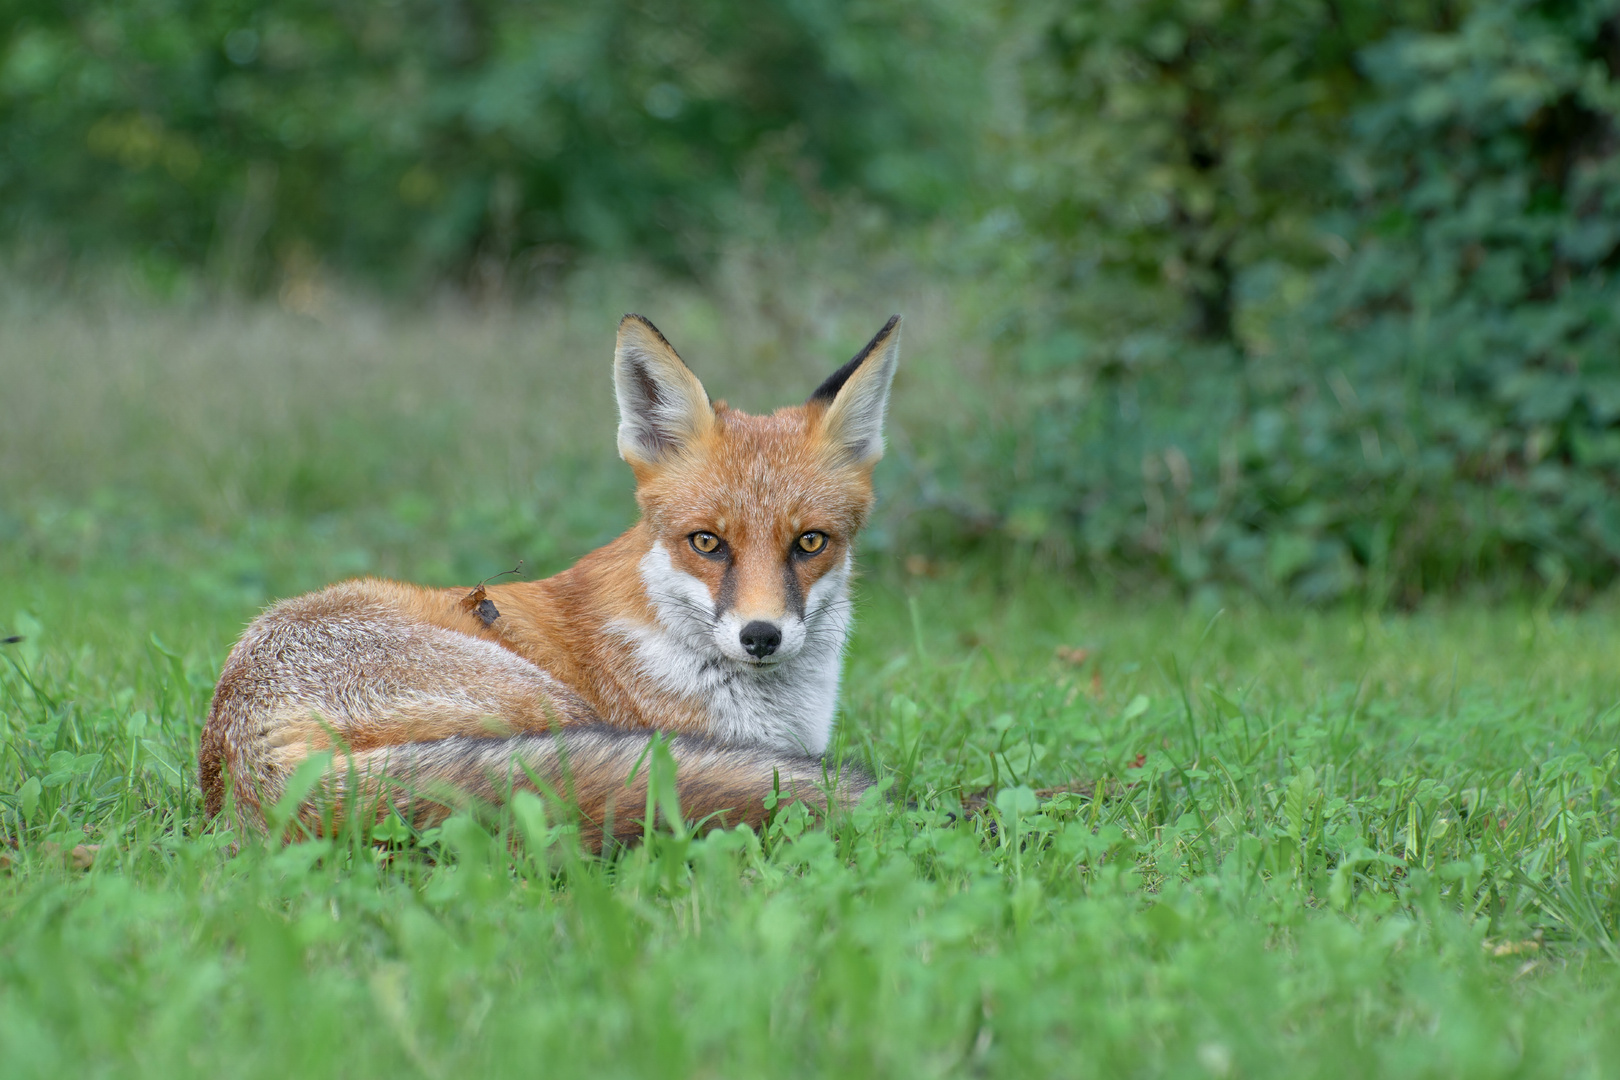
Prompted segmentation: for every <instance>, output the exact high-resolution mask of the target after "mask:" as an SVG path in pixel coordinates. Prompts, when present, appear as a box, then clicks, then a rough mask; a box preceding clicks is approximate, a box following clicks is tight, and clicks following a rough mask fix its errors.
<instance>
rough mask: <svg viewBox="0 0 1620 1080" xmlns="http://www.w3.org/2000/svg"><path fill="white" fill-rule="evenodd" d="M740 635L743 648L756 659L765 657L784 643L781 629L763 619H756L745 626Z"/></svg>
mask: <svg viewBox="0 0 1620 1080" xmlns="http://www.w3.org/2000/svg"><path fill="white" fill-rule="evenodd" d="M738 637H739V638H741V640H742V647H743V650H744V651H745V652H747V653H748V655H749V656H752V657H753V658H754V659H756V660H763V659H765V658H766V657H767V656H769V655H771V653H773V652H775V651H776V647H777V646H778V645H780V644H782V631H781V629H780V628H779V627H777V625H776V624H775V623H768V622H766V621H765V620H763V619H755V620H754V621H753V622H751V623H749V624H748V625H747V626H745V627H743V628H742V633H741V634H739V635H738Z"/></svg>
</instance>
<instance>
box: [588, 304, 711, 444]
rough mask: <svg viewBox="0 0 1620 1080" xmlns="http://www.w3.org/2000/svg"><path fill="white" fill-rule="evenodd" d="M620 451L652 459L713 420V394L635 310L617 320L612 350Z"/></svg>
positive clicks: (705, 428)
mask: <svg viewBox="0 0 1620 1080" xmlns="http://www.w3.org/2000/svg"><path fill="white" fill-rule="evenodd" d="M613 391H614V396H615V397H616V398H617V399H618V402H619V456H620V457H622V458H624V460H626V461H630V462H636V461H641V462H649V463H650V462H654V461H657V460H659V459H660V458H663V457H666V456H670V455H673V454H677V453H679V452H680V451H681V450H682V448H684V447H685V446H686V445H687V444H688V443H690V442H691V441H692V440H694V439H696V438H698V437H700V436H702V435H703V434H704V433H705V432H707V431H708V430H709V427H710V425H712V424H713V423H714V410H713V409H712V408H710V407H709V395H708V394H707V393H705V392H704V389H703V384H702V383H700V382H698V379H697V376H696V375H693V374H692V372H691V370H690V369H688V368H687V366H686V365H685V364H684V363H682V362H681V358H680V357H679V356H677V355H676V353H675V350H674V349H672V348H670V346H669V343H668V342H667V341H665V340H664V339H663V338H662V337H661V336H659V334H658V332H657V331H656V330H654V329H653V328H652V327H651V326H650V325H649V324H647V323H645V322H643V321H641V320H640V319H638V318H635V317H633V316H630V317H626V318H625V320H624V321H623V322H622V323H621V324H620V325H619V341H618V345H617V347H616V348H615V350H614V354H613Z"/></svg>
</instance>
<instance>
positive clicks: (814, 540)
mask: <svg viewBox="0 0 1620 1080" xmlns="http://www.w3.org/2000/svg"><path fill="white" fill-rule="evenodd" d="M826 546H827V534H826V533H824V532H815V531H811V532H807V533H805V534H804V535H803V536H800V537H799V550H800V551H802V552H804V553H805V554H806V555H814V554H815V553H816V552H818V551H820V550H821V549H822V548H824V547H826Z"/></svg>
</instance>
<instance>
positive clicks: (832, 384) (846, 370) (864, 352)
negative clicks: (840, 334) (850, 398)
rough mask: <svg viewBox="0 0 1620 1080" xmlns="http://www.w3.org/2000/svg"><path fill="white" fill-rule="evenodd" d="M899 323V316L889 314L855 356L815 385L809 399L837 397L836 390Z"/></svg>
mask: <svg viewBox="0 0 1620 1080" xmlns="http://www.w3.org/2000/svg"><path fill="white" fill-rule="evenodd" d="M899 325H900V316H898V315H890V316H889V321H888V322H886V323H884V324H883V329H881V330H879V331H878V332H877V333H875V334H873V335H872V340H871V341H868V342H867V343H866V347H865V348H863V349H861V351H860V352H858V353H856V354H855V358H854V359H853V360H851V361H850V362H849V363H847V364H845V365H844V366H843V367H841V368H839V369H838V370H837V371H835V372H833V373H832V374H831V375H829V376H827V381H826V382H824V383H822V384H821V385H820V386H818V387H816V389H815V393H813V394H811V395H810V400H811V401H826V402H830V401H832V399H833V398H835V397H837V396H838V391H840V390H842V389H843V388H844V384H845V383H847V382H849V377H850V376H851V375H853V374H855V372H856V370H858V369H859V368H860V366H861V364H862V363H864V362H865V361H866V358H867V357H868V356H871V355H872V350H873V349H875V348H877V347H878V344H879V343H880V342H882V341H883V339H884V338H887V337H888V336H889V335H890V334H891V333H892V332H893V331H894V328H895V327H897V326H899Z"/></svg>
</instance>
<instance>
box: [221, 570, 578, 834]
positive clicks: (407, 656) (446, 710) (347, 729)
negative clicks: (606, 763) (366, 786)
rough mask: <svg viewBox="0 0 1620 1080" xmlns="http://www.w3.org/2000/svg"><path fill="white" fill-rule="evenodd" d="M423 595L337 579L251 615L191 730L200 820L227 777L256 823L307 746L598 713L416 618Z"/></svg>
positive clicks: (493, 729)
mask: <svg viewBox="0 0 1620 1080" xmlns="http://www.w3.org/2000/svg"><path fill="white" fill-rule="evenodd" d="M427 596H429V594H427V593H426V592H425V591H418V590H409V589H408V587H403V586H398V585H394V584H392V583H385V582H376V581H355V582H345V583H343V584H341V585H335V586H332V587H331V588H328V589H325V590H323V591H322V592H318V593H312V594H310V595H308V596H302V597H298V598H296V599H293V600H287V601H283V602H282V603H279V604H277V605H275V606H274V607H272V608H271V609H270V610H268V611H266V612H265V613H264V614H263V615H262V616H260V617H259V619H258V620H257V621H255V622H254V623H253V625H252V626H250V627H249V628H248V630H247V632H246V633H245V634H243V636H242V639H241V641H239V642H238V643H237V645H236V647H235V648H234V649H232V650H231V654H230V657H229V658H228V659H227V660H226V662H225V668H224V670H223V671H222V672H221V675H220V680H219V685H218V687H217V689H216V690H215V692H214V701H213V706H212V708H211V709H210V711H209V717H208V722H207V725H206V727H205V728H204V730H203V735H202V743H201V747H200V750H199V755H198V757H199V765H200V770H201V779H202V786H203V791H204V795H205V798H206V800H207V805H208V812H209V813H210V814H211V815H212V814H214V813H217V812H218V811H219V809H220V807H221V805H222V804H223V801H224V794H225V777H226V774H229V776H230V779H231V781H232V783H233V785H234V787H235V791H236V800H237V806H238V808H239V811H240V812H241V813H242V814H243V816H244V819H245V821H246V822H247V823H248V824H249V825H251V826H258V827H261V828H262V826H263V820H264V810H265V808H266V807H267V806H269V805H272V804H274V803H275V801H276V800H277V799H279V798H280V797H281V794H282V792H283V791H284V790H285V786H286V781H287V777H288V776H289V774H290V773H291V772H292V770H293V769H295V768H296V767H297V766H298V764H299V762H301V761H303V760H304V758H306V757H307V756H309V754H311V753H312V752H315V751H318V750H325V749H339V750H342V751H347V752H354V753H360V752H363V751H369V750H376V749H380V748H384V747H390V746H402V745H405V744H410V743H429V742H436V741H439V740H443V739H447V738H451V737H475V738H476V737H484V738H488V737H494V736H505V735H510V734H515V733H528V732H544V731H549V730H552V729H554V728H556V727H558V726H559V725H572V724H580V723H590V722H593V721H595V720H596V719H597V718H596V716H595V714H594V713H593V712H592V710H591V709H590V708H589V707H588V706H587V705H586V704H585V702H584V701H583V700H582V699H581V698H580V697H579V696H578V695H577V694H575V693H573V692H572V691H571V690H569V689H568V688H567V687H565V686H563V685H562V684H561V683H559V682H558V681H557V680H556V679H554V678H552V677H551V676H550V675H548V674H547V673H546V672H544V671H543V670H541V669H540V668H539V667H537V666H535V665H534V664H532V663H530V662H529V661H527V660H525V659H523V658H522V657H521V656H518V655H517V654H515V653H513V652H510V651H509V650H507V649H504V648H502V647H501V646H499V645H497V644H495V643H493V642H491V641H486V640H483V639H480V638H477V637H474V636H472V635H471V634H467V633H462V632H460V631H458V630H454V629H450V628H447V627H445V626H442V625H436V624H435V623H434V622H433V621H430V620H429V619H426V618H423V616H422V611H421V607H422V602H423V598H424V597H427Z"/></svg>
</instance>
